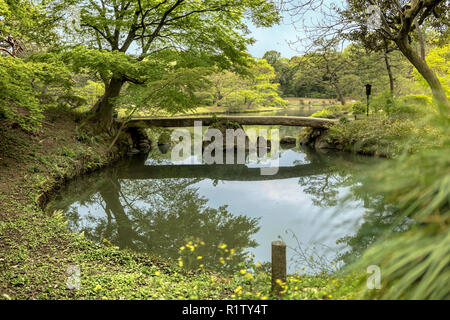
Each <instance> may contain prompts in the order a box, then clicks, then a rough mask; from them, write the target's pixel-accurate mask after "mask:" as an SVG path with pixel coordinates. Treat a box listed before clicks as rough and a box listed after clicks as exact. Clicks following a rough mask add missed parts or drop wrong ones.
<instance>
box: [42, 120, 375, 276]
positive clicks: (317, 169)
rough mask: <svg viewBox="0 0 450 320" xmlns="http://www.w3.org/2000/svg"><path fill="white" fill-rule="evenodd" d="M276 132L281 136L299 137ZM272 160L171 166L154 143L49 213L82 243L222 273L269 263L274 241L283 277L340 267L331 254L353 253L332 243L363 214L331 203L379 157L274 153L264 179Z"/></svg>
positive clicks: (351, 231) (85, 182) (77, 185)
mask: <svg viewBox="0 0 450 320" xmlns="http://www.w3.org/2000/svg"><path fill="white" fill-rule="evenodd" d="M246 129H248V128H246ZM260 129H261V128H260ZM279 129H280V137H282V136H283V135H286V134H290V135H292V134H293V133H294V132H297V134H298V131H299V130H300V129H299V128H293V127H289V128H288V127H280V128H279ZM297 134H295V135H297ZM272 156H273V155H272V154H271V153H270V152H269V153H267V154H266V155H264V156H261V157H259V158H258V159H257V160H256V161H254V159H253V160H249V158H248V157H247V158H246V163H245V164H232V165H219V164H213V165H206V164H204V163H203V162H202V161H201V160H199V159H198V158H197V157H196V156H194V155H193V154H192V155H191V156H189V157H188V158H187V159H185V160H182V161H172V160H171V157H170V148H169V149H167V148H161V146H160V147H159V148H158V147H157V146H154V147H153V148H152V151H151V152H150V153H149V154H148V155H138V156H134V157H132V158H128V159H125V160H122V161H120V162H118V163H117V164H115V165H114V166H112V167H110V168H106V169H103V170H101V171H99V172H95V173H92V174H89V175H85V176H82V177H79V178H76V179H75V180H73V181H71V182H69V183H68V184H67V185H66V186H65V187H64V188H63V189H62V190H61V191H60V192H59V193H58V194H57V195H55V197H54V198H53V199H52V200H51V201H50V202H49V204H48V206H47V210H49V211H53V210H57V209H60V210H63V211H64V213H65V216H66V217H67V219H68V227H69V228H70V230H72V231H74V232H77V233H81V232H84V235H85V236H86V237H88V238H89V239H92V240H94V241H97V242H105V241H106V242H107V243H111V244H113V245H115V246H118V247H120V248H127V249H131V250H135V251H141V252H148V253H150V254H152V255H155V256H160V257H163V258H165V259H173V260H175V261H177V259H179V258H180V257H181V258H182V261H183V263H184V266H187V267H191V268H197V267H205V268H209V269H212V270H217V271H223V272H227V271H235V270H237V269H239V267H240V264H241V263H242V262H243V261H248V260H249V259H253V261H254V262H261V263H263V264H264V263H268V262H269V261H270V256H271V251H270V250H271V242H272V241H275V240H278V239H279V238H280V237H281V238H282V239H283V241H285V242H286V243H287V245H288V250H287V255H288V259H289V261H288V265H289V267H288V269H289V270H288V271H289V272H291V273H293V272H297V271H298V270H300V271H302V272H306V273H317V272H321V271H324V270H330V269H332V268H333V266H334V265H337V266H339V264H342V261H336V260H335V259H336V257H337V256H339V255H341V254H343V253H345V252H348V251H349V250H351V249H352V248H351V247H349V246H348V245H347V244H346V242H345V241H344V242H342V241H339V240H340V239H343V238H345V237H352V236H354V235H355V234H356V233H357V232H358V230H359V228H360V226H361V225H362V224H363V222H364V212H365V208H364V203H363V202H362V201H360V200H351V201H347V202H346V203H345V205H342V204H341V203H340V201H339V200H340V199H342V198H343V197H346V196H347V195H349V194H351V193H352V189H353V187H354V186H356V185H358V183H359V182H358V174H357V173H358V172H361V171H363V170H365V168H366V166H370V165H372V164H373V163H374V161H379V160H375V159H372V158H368V157H363V156H356V155H352V154H348V153H338V152H328V153H319V152H317V151H315V150H310V149H306V148H303V147H300V146H298V145H297V146H295V147H290V148H285V149H283V148H280V149H279V150H278V152H277V154H276V156H277V157H278V159H279V170H278V173H277V174H275V175H272V176H262V175H261V174H260V170H259V168H260V167H262V166H266V165H267V163H268V162H269V161H270V159H269V157H272ZM104 239H106V240H104ZM189 242H191V243H192V246H190V245H188V246H187V247H186V244H187V243H189ZM180 248H183V250H180ZM191 248H194V249H193V251H191ZM199 257H200V258H199Z"/></svg>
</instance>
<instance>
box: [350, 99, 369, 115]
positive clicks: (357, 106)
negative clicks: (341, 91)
mask: <svg viewBox="0 0 450 320" xmlns="http://www.w3.org/2000/svg"><path fill="white" fill-rule="evenodd" d="M352 111H353V114H364V113H366V106H365V105H363V104H362V103H361V102H360V101H358V102H355V103H354V104H353V105H352Z"/></svg>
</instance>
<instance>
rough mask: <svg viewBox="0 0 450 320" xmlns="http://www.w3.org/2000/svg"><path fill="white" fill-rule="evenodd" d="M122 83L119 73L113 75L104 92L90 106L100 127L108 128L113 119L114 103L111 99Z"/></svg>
mask: <svg viewBox="0 0 450 320" xmlns="http://www.w3.org/2000/svg"><path fill="white" fill-rule="evenodd" d="M123 84H124V80H123V78H122V76H120V75H117V74H115V75H113V77H112V78H111V80H110V81H109V84H108V86H107V87H106V89H105V94H104V95H103V96H102V97H101V98H100V99H99V100H98V101H97V103H96V104H95V105H94V107H93V108H92V111H94V112H95V116H94V118H95V119H96V120H98V122H99V124H100V126H101V127H103V128H105V129H107V130H109V129H110V128H111V124H112V120H113V111H114V104H113V101H112V99H114V98H117V97H118V96H119V94H120V90H121V89H122V86H123Z"/></svg>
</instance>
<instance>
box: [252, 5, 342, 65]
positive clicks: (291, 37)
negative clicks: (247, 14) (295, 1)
mask: <svg viewBox="0 0 450 320" xmlns="http://www.w3.org/2000/svg"><path fill="white" fill-rule="evenodd" d="M331 4H333V5H334V6H337V7H341V6H343V5H344V1H343V0H324V1H323V3H322V8H320V10H319V9H317V10H310V11H309V12H307V13H305V15H304V16H303V19H299V21H296V25H297V29H298V30H295V27H294V26H293V25H292V22H291V21H292V17H290V16H289V14H287V13H286V12H284V14H282V15H283V21H281V22H280V24H279V25H275V26H273V27H271V28H257V27H256V26H255V25H253V24H252V23H251V22H249V23H248V24H247V26H248V28H249V29H250V31H251V36H252V37H253V38H254V39H255V40H256V43H254V44H253V45H252V46H249V47H248V51H249V52H250V54H252V55H253V56H255V57H258V58H262V56H263V55H264V53H265V52H266V51H269V50H276V51H278V52H280V53H281V56H282V57H283V58H291V57H292V56H298V55H300V54H301V51H302V50H301V49H302V48H301V47H299V45H298V43H297V48H295V45H289V44H288V42H289V41H291V42H292V41H294V42H295V41H296V40H297V36H300V38H301V36H302V35H301V29H302V27H301V25H302V23H305V24H306V25H312V24H316V22H317V21H321V20H322V19H323V18H324V16H323V12H324V11H328V9H327V8H329V7H330V5H331ZM297 18H298V17H297ZM296 49H297V50H296Z"/></svg>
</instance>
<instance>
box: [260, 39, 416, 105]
mask: <svg viewBox="0 0 450 320" xmlns="http://www.w3.org/2000/svg"><path fill="white" fill-rule="evenodd" d="M264 57H266V59H267V61H270V62H271V64H272V66H273V68H274V70H275V73H276V77H275V81H276V82H279V83H280V86H279V89H280V91H281V94H282V95H283V96H298V97H311V98H336V99H338V100H339V101H340V102H341V103H345V97H361V98H362V97H364V95H365V92H364V85H365V84H366V83H368V82H370V83H372V84H373V85H374V92H375V93H377V92H380V91H384V90H394V88H393V86H394V83H395V82H396V78H397V79H399V80H403V82H404V83H402V84H398V87H397V89H396V91H395V92H396V93H400V92H404V93H407V92H408V91H407V89H408V88H406V87H407V85H408V84H411V80H408V79H407V77H409V78H411V76H410V75H409V74H410V73H411V69H412V68H411V67H408V65H407V64H406V63H405V59H404V58H402V57H400V56H399V54H398V53H397V52H391V53H389V58H388V61H389V67H390V69H391V76H392V78H391V77H390V76H389V74H388V72H386V65H385V53H384V52H376V51H369V50H367V49H366V48H364V47H363V46H362V45H361V44H356V43H352V44H349V45H348V46H347V47H346V48H345V49H344V50H342V51H339V50H338V49H337V48H336V47H333V46H331V45H330V46H327V45H325V44H323V45H322V46H317V47H316V50H314V51H311V52H308V53H306V54H304V55H301V56H294V57H292V58H291V59H286V58H281V57H279V56H278V55H276V54H273V53H272V52H271V51H268V52H267V53H266V54H265V55H264ZM273 57H277V59H271V58H273ZM394 73H395V77H394Z"/></svg>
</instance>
